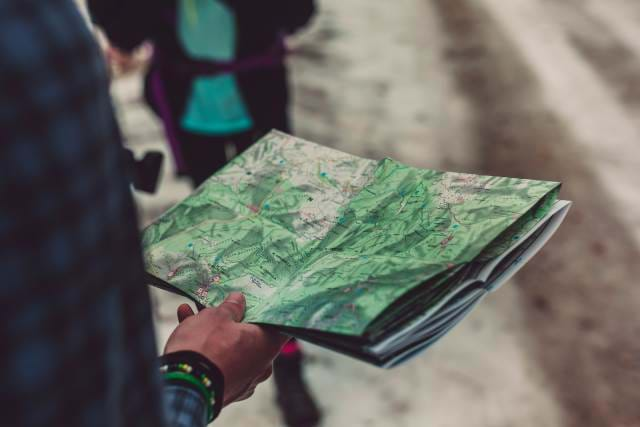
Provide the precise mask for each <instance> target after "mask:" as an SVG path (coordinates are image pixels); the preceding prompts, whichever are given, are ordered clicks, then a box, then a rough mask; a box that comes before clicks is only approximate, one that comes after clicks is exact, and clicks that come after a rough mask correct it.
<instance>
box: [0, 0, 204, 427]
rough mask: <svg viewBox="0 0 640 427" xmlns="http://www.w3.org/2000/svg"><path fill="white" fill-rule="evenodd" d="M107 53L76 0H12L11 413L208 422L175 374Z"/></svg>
mask: <svg viewBox="0 0 640 427" xmlns="http://www.w3.org/2000/svg"><path fill="white" fill-rule="evenodd" d="M140 253H141V252H140V247H139V241H138V230H137V225H136V218H135V212H134V206H133V203H132V199H131V194H130V191H129V185H128V182H127V179H126V176H125V166H124V157H123V150H122V146H121V138H120V135H119V131H118V127H117V125H116V122H115V119H114V114H113V111H112V107H111V102H110V98H109V93H108V82H107V76H106V73H105V67H104V65H103V61H102V58H101V55H100V52H99V50H98V49H97V47H96V45H95V43H94V41H93V38H92V35H91V33H90V31H89V30H88V28H87V26H86V25H85V23H84V20H83V19H82V17H81V16H80V14H79V13H78V11H77V10H76V6H75V4H74V2H73V0H46V1H43V0H0V274H1V275H2V280H0V316H1V318H0V343H2V351H0V419H1V421H0V424H2V425H6V426H12V427H15V426H47V427H51V426H65V427H73V426H105V427H117V426H136V427H144V426H150V427H151V426H153V427H158V426H184V427H187V426H189V427H192V426H204V425H205V424H206V422H205V417H206V411H205V407H204V401H203V399H202V397H200V396H199V395H198V394H197V393H194V392H193V391H192V390H190V389H187V388H183V387H180V386H167V387H165V388H164V389H163V388H162V383H161V378H160V376H159V374H158V369H157V366H158V364H157V360H156V352H155V348H156V347H155V342H154V331H153V327H152V321H151V310H150V304H149V297H148V293H147V289H146V287H145V286H144V285H143V269H142V261H141V255H140Z"/></svg>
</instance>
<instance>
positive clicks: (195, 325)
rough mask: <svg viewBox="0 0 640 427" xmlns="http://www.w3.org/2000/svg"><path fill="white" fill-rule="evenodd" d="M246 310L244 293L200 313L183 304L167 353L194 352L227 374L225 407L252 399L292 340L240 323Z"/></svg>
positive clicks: (166, 349)
mask: <svg viewBox="0 0 640 427" xmlns="http://www.w3.org/2000/svg"><path fill="white" fill-rule="evenodd" d="M244 310H245V299H244V296H243V295H242V294H241V293H232V294H230V295H229V296H228V297H227V299H226V300H225V301H224V302H223V303H222V304H220V305H219V306H218V307H215V308H205V309H204V310H202V311H200V312H199V313H198V314H194V313H193V310H191V307H189V305H187V304H182V305H180V307H178V321H179V322H180V324H179V325H178V327H177V328H176V329H175V330H174V331H173V333H172V334H171V336H170V337H169V340H168V341H167V345H166V346H165V350H164V351H165V353H173V352H176V351H183V350H191V351H195V352H198V353H200V354H202V355H203V356H205V357H206V358H208V359H209V360H211V362H213V363H214V364H215V365H216V366H217V367H218V369H220V371H222V374H223V375H224V382H225V385H224V388H225V390H224V406H226V405H228V404H230V403H233V402H236V401H239V400H244V399H247V398H249V397H250V396H251V395H252V394H253V392H254V390H255V388H256V386H257V385H258V384H260V383H261V382H263V381H265V380H266V379H267V378H269V377H270V376H271V372H272V364H273V359H274V358H275V357H276V356H277V355H278V353H280V350H281V349H282V346H283V345H284V344H285V343H286V342H287V341H288V340H289V337H286V336H284V335H282V334H279V333H277V332H275V331H271V330H268V329H265V328H263V327H260V326H257V325H252V324H248V323H240V321H241V320H242V318H243V316H244Z"/></svg>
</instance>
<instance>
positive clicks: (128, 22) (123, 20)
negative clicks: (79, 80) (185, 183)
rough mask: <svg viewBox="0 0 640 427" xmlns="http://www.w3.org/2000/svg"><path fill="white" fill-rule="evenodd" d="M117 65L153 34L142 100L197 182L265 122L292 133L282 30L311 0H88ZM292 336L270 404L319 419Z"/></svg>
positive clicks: (182, 168)
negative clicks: (150, 57)
mask: <svg viewBox="0 0 640 427" xmlns="http://www.w3.org/2000/svg"><path fill="white" fill-rule="evenodd" d="M88 6H89V12H90V15H91V17H92V19H93V21H94V23H95V24H96V25H97V26H98V27H100V28H101V29H102V30H103V32H104V34H105V36H106V38H107V40H108V42H109V44H110V46H109V47H108V48H107V57H108V58H110V59H112V60H113V61H114V62H115V64H116V65H119V66H121V68H125V69H126V68H127V66H128V64H129V63H130V62H131V60H130V58H131V56H130V55H131V53H132V52H134V51H135V50H136V49H137V48H139V47H140V46H143V45H144V44H145V43H151V44H152V49H153V56H152V59H151V64H150V67H149V70H148V73H147V76H146V79H145V99H146V101H147V103H148V104H149V106H150V107H151V108H152V110H153V111H154V112H156V114H157V115H158V116H159V118H160V119H161V121H162V123H163V125H164V128H165V133H166V136H167V140H168V142H169V145H170V148H171V151H172V153H173V158H174V161H175V165H176V170H177V172H178V173H179V174H183V175H187V176H189V177H190V178H191V180H192V182H193V185H194V186H198V185H200V184H201V183H202V182H203V181H205V180H206V179H207V178H208V177H209V176H211V175H212V174H213V173H214V172H216V171H217V170H218V169H220V168H221V167H222V166H224V165H225V164H226V162H227V161H228V160H229V159H228V157H227V155H226V146H228V145H232V146H233V147H234V148H235V151H236V153H240V152H242V151H244V150H245V149H246V148H248V147H249V146H250V145H251V143H253V142H254V141H256V140H257V139H259V138H260V137H262V136H263V135H264V134H266V133H267V132H268V131H270V130H271V129H278V130H281V131H284V132H290V130H291V125H290V120H289V114H288V108H289V89H288V82H287V69H286V65H285V54H286V49H285V44H284V37H285V36H286V35H289V34H292V33H293V32H295V31H297V30H298V29H300V28H301V27H303V26H304V25H306V24H307V23H308V22H309V20H310V19H311V17H312V16H313V14H314V11H315V4H314V0H269V1H255V0H164V1H161V0H154V1H150V0H128V1H124V0H88ZM302 363H303V355H302V353H301V351H300V347H299V346H298V344H297V342H296V341H295V340H292V341H290V342H289V343H287V344H286V346H285V348H284V349H283V352H282V354H281V355H280V357H278V359H277V360H276V362H275V364H274V378H275V382H276V390H277V403H278V405H279V407H280V409H281V412H282V414H283V416H284V418H285V421H286V423H287V425H289V426H291V427H310V426H314V425H316V424H317V423H318V422H319V420H320V412H319V410H318V407H317V405H316V404H315V402H314V400H313V398H312V396H311V395H310V393H309V390H308V388H307V386H306V384H305V382H304V379H303V375H302V366H303V365H302Z"/></svg>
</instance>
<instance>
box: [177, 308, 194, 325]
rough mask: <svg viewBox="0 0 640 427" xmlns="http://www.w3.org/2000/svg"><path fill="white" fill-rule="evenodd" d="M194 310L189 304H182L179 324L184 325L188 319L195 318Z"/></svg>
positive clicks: (179, 312)
mask: <svg viewBox="0 0 640 427" xmlns="http://www.w3.org/2000/svg"><path fill="white" fill-rule="evenodd" d="M193 315H194V313H193V310H192V309H191V307H190V306H189V304H180V306H179V307H178V322H179V323H182V322H183V321H184V320H185V319H186V318H188V317H191V316H193Z"/></svg>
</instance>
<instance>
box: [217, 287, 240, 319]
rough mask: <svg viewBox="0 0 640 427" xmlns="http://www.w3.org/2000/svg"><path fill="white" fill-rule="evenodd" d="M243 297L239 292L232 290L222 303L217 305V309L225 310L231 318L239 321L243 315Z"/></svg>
mask: <svg viewBox="0 0 640 427" xmlns="http://www.w3.org/2000/svg"><path fill="white" fill-rule="evenodd" d="M244 309H245V299H244V295H242V294H241V293H240V292H232V293H230V294H229V296H228V297H227V299H225V300H224V301H223V302H222V304H220V305H219V306H218V310H221V311H224V312H226V314H228V315H229V317H231V318H232V319H233V320H235V321H236V322H239V321H241V320H242V318H243V317H244Z"/></svg>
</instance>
